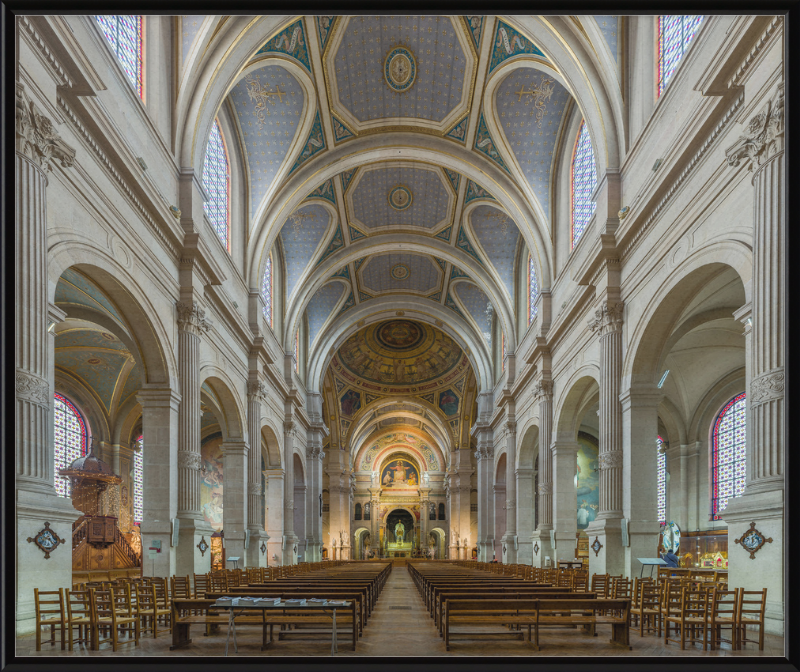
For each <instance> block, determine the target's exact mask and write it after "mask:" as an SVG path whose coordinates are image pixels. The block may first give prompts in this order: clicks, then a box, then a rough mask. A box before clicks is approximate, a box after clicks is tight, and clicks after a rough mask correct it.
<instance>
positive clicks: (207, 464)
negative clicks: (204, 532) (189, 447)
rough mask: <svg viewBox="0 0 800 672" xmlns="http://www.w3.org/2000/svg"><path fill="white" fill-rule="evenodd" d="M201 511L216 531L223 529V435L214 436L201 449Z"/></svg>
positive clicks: (207, 439)
mask: <svg viewBox="0 0 800 672" xmlns="http://www.w3.org/2000/svg"><path fill="white" fill-rule="evenodd" d="M200 460H201V461H200V509H201V510H202V512H203V518H204V519H205V521H206V522H207V523H208V524H209V525H211V527H213V528H214V529H215V530H221V529H222V501H223V499H222V480H223V457H222V435H221V434H219V433H217V434H212V435H211V436H210V437H208V438H206V440H205V442H204V443H203V444H202V446H201V448H200Z"/></svg>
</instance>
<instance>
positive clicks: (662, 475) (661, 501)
mask: <svg viewBox="0 0 800 672" xmlns="http://www.w3.org/2000/svg"><path fill="white" fill-rule="evenodd" d="M663 446H664V439H662V438H661V437H660V436H657V437H656V483H657V486H658V487H657V490H656V491H657V493H658V499H657V502H658V522H659V523H666V522H667V456H666V455H665V454H664V453H663V452H662V447H663Z"/></svg>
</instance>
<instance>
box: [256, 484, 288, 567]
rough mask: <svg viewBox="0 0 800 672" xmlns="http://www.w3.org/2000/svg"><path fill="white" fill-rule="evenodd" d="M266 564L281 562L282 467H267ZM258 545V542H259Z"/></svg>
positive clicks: (272, 565)
mask: <svg viewBox="0 0 800 672" xmlns="http://www.w3.org/2000/svg"><path fill="white" fill-rule="evenodd" d="M264 474H265V477H266V481H267V534H268V535H269V538H268V541H267V566H271V567H274V566H276V565H281V564H283V543H284V538H283V512H284V508H283V507H284V504H283V500H284V497H283V484H284V479H285V476H286V473H285V471H284V470H283V469H267V470H265V472H264ZM259 545H260V544H259Z"/></svg>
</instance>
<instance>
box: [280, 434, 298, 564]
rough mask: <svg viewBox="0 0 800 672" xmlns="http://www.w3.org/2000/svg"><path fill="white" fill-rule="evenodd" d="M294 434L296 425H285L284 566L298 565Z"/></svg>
mask: <svg viewBox="0 0 800 672" xmlns="http://www.w3.org/2000/svg"><path fill="white" fill-rule="evenodd" d="M294 433H295V423H294V422H293V421H291V420H287V421H286V422H284V423H283V468H284V473H285V476H284V478H285V481H284V487H283V494H284V506H283V536H284V544H283V564H284V565H296V564H297V541H298V539H297V535H295V533H294V509H295V504H294Z"/></svg>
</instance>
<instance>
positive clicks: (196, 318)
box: [175, 301, 211, 336]
mask: <svg viewBox="0 0 800 672" xmlns="http://www.w3.org/2000/svg"><path fill="white" fill-rule="evenodd" d="M175 307H176V308H177V309H178V328H179V329H183V330H184V331H189V332H191V333H193V334H195V335H196V336H201V335H202V334H204V333H205V332H207V331H208V330H209V329H210V328H211V322H210V321H209V320H207V319H206V311H205V310H203V309H202V308H201V307H200V306H198V305H197V303H195V302H194V301H192V302H191V303H183V302H182V301H178V303H176V304H175Z"/></svg>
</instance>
